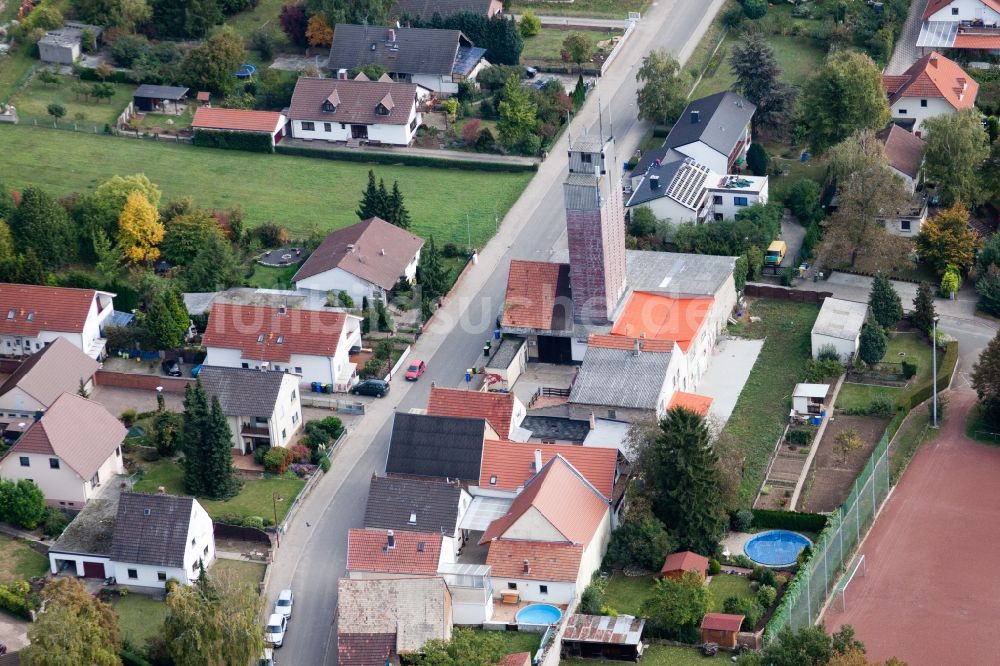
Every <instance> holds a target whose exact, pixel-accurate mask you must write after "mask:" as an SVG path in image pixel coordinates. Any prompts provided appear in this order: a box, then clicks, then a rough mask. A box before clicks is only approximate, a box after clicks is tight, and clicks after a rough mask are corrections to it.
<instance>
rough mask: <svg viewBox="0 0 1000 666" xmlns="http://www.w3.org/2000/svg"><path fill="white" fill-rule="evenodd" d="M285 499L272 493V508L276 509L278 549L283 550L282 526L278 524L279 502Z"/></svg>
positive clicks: (275, 520)
mask: <svg viewBox="0 0 1000 666" xmlns="http://www.w3.org/2000/svg"><path fill="white" fill-rule="evenodd" d="M283 500H284V498H283V497H281V496H280V495H278V493H271V508H272V509H274V536H275V538H276V540H277V545H278V548H281V525H279V524H278V502H281V501H283Z"/></svg>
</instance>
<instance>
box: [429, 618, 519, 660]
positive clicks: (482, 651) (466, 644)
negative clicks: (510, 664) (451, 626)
mask: <svg viewBox="0 0 1000 666" xmlns="http://www.w3.org/2000/svg"><path fill="white" fill-rule="evenodd" d="M506 654H507V650H506V648H505V643H504V641H503V639H502V638H501V637H500V635H499V634H498V633H496V632H491V631H474V630H472V629H462V628H458V627H456V628H455V631H454V633H453V634H452V636H451V640H450V641H443V640H441V639H437V638H435V639H432V640H429V641H427V643H425V644H424V646H423V648H422V649H421V650H420V651H419V653H417V654H415V655H414V656H413V657H412V659H411V661H410V663H412V664H413V665H414V666H493V665H494V664H498V663H500V662H501V660H502V659H503V657H504V656H505V655H506Z"/></svg>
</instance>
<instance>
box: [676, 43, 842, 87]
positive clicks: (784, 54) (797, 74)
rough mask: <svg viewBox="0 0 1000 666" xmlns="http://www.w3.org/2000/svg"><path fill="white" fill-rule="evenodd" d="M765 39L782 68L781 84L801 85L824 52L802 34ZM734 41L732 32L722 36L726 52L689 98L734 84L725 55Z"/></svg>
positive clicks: (727, 54)
mask: <svg viewBox="0 0 1000 666" xmlns="http://www.w3.org/2000/svg"><path fill="white" fill-rule="evenodd" d="M765 39H766V41H767V43H768V44H769V45H770V46H771V48H773V49H774V55H775V58H776V59H777V61H778V66H779V67H781V71H782V77H781V79H782V81H784V82H785V83H790V84H792V85H801V84H802V83H803V82H804V81H805V80H806V79H807V78H808V77H809V75H810V74H812V73H813V72H814V71H816V69H817V68H818V67H819V66H820V65H821V64H822V63H823V60H824V59H825V58H826V51H825V50H824V49H822V48H820V47H818V46H816V45H815V44H814V43H813V42H812V41H811V40H809V39H807V38H805V37H795V36H791V35H790V36H787V37H783V36H781V35H768V36H767V37H766V38H765ZM738 43H739V38H738V37H736V36H735V35H733V34H732V33H730V34H729V35H727V36H726V39H725V41H724V42H723V43H722V47H721V48H722V49H724V50H725V53H726V55H725V57H724V59H723V62H722V63H721V64H720V65H719V68H718V69H717V70H716V71H715V73H714V74H713V75H712V76H710V77H705V78H704V79H702V80H701V83H699V84H698V87H697V88H696V89H695V91H694V95H693V96H692V97H693V98H695V99H697V98H698V97H704V96H705V95H711V94H713V93H717V92H721V91H723V90H729V88H730V87H731V86H732V85H733V83H735V81H736V77H735V76H733V72H732V70H731V69H730V67H729V54H730V53H732V48H733V46H734V45H736V44H738ZM713 46H714V44H713Z"/></svg>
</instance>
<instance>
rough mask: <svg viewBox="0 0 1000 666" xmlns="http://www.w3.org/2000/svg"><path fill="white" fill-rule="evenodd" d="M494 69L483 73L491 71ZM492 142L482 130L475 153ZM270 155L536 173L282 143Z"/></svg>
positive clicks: (502, 165)
mask: <svg viewBox="0 0 1000 666" xmlns="http://www.w3.org/2000/svg"><path fill="white" fill-rule="evenodd" d="M493 69H495V67H490V69H488V70H486V71H487V72H488V71H491V70H493ZM495 143H496V139H495V138H494V136H493V133H492V132H490V130H489V128H483V131H482V132H480V133H479V138H478V139H476V151H477V152H481V153H488V152H491V151H492V150H493V146H494V144H495ZM274 152H276V153H281V154H284V155H300V156H304V157H314V158H318V159H325V160H339V161H342V162H364V163H366V164H371V163H375V164H391V165H396V164H402V165H405V166H425V167H434V168H437V169H463V170H465V171H468V170H470V169H472V170H474V171H499V172H509V173H523V172H526V171H538V162H536V161H532V162H530V163H528V164H512V163H510V162H487V161H486V160H452V159H446V158H443V157H430V156H427V155H407V154H405V153H371V152H367V151H359V152H349V151H345V150H323V149H322V148H312V147H309V146H291V145H287V144H284V143H280V144H278V145H277V146H276V147H275V149H274Z"/></svg>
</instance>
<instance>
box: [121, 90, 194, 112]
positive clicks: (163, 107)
mask: <svg viewBox="0 0 1000 666" xmlns="http://www.w3.org/2000/svg"><path fill="white" fill-rule="evenodd" d="M187 92H188V89H187V88H183V87H180V86H157V85H152V84H149V83H144V84H142V85H141V86H139V87H138V88H136V89H135V92H134V93H132V101H133V102H134V103H135V108H136V109H137V110H138V111H154V112H155V111H164V112H165V111H168V110H169V108H171V107H168V106H167V105H168V104H172V105H173V107H172V108H173V110H174V111H175V112H176V111H178V105H179V104H180V102H182V101H183V100H184V97H185V96H187Z"/></svg>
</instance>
